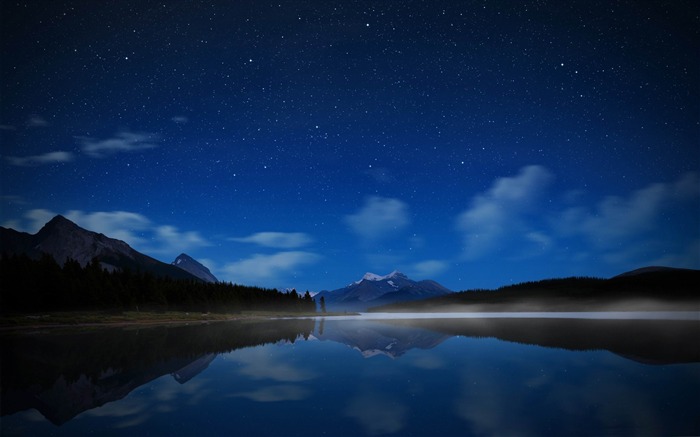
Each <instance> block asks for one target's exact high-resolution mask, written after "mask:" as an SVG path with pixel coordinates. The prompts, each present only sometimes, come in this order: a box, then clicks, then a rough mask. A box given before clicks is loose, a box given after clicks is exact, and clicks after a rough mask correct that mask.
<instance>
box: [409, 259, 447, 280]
mask: <svg viewBox="0 0 700 437" xmlns="http://www.w3.org/2000/svg"><path fill="white" fill-rule="evenodd" d="M449 266H450V264H449V262H447V261H442V260H437V259H431V260H426V261H420V262H417V263H415V264H413V265H412V266H411V267H410V269H409V271H410V272H411V274H410V275H409V276H411V277H416V278H418V279H423V278H431V277H434V276H436V275H439V274H440V273H442V272H444V271H445V270H447V269H448V268H449Z"/></svg>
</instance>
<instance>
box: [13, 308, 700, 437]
mask: <svg viewBox="0 0 700 437" xmlns="http://www.w3.org/2000/svg"><path fill="white" fill-rule="evenodd" d="M692 319H693V317H691V320H685V321H678V320H675V321H672V320H597V319H588V320H585V319H557V318H545V319H542V318H525V319H523V318H486V319H478V318H477V319H474V318H466V319H465V318H451V319H427V318H423V319H418V320H412V319H397V320H357V319H353V318H349V319H331V318H328V319H325V320H320V319H319V320H310V319H309V320H270V321H258V322H252V321H246V322H225V323H213V324H210V325H197V326H180V327H169V328H168V327H153V328H141V329H136V328H130V329H114V328H111V329H99V330H91V331H82V332H78V331H74V332H66V331H63V332H60V333H56V332H48V331H39V332H33V333H24V334H7V333H5V334H1V335H0V339H1V340H2V367H1V369H2V375H1V378H0V384H1V390H2V391H1V395H2V398H1V403H0V410H1V411H0V413H1V414H2V417H1V418H0V431H1V433H2V435H3V436H5V435H31V436H40V435H56V436H60V435H69V436H74V435H87V434H92V435H100V436H104V435H128V436H134V435H149V436H160V435H164V436H166V435H167V436H174V435H177V436H180V435H193V436H194V435H196V436H203V435H206V436H227V435H243V436H245V435H263V436H266V435H276V436H315V435H326V436H357V435H416V436H421V435H436V436H437V435H439V436H452V435H698V434H700V414H698V412H700V364H699V363H700V342H699V341H698V339H700V322H699V321H698V320H697V318H695V320H692Z"/></svg>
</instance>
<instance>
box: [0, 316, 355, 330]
mask: <svg viewBox="0 0 700 437" xmlns="http://www.w3.org/2000/svg"><path fill="white" fill-rule="evenodd" d="M334 315H348V314H347V313H326V314H321V313H308V312H299V313H291V312H276V311H243V312H240V313H201V312H192V311H166V312H150V311H140V312H137V311H123V312H101V311H65V312H43V313H31V314H3V315H0V332H8V331H20V330H31V329H62V328H99V327H113V328H119V327H130V326H149V327H152V326H158V325H179V324H195V323H197V324H199V323H213V322H229V321H244V320H262V319H272V318H308V317H321V316H329V317H332V316H334Z"/></svg>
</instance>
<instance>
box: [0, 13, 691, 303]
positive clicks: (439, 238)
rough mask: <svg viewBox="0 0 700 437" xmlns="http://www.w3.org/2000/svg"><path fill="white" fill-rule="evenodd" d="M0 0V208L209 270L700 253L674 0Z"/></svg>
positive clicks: (319, 277) (259, 271)
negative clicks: (63, 222) (182, 257)
mask: <svg viewBox="0 0 700 437" xmlns="http://www.w3.org/2000/svg"><path fill="white" fill-rule="evenodd" d="M657 3H659V2H651V1H649V2H646V1H639V2H608V1H600V2H596V1H594V2H589V1H586V2H577V1H574V2H547V1H545V2H535V3H529V2H526V3H521V2H486V1H468V2H463V1H440V0H438V1H407V2H369V1H352V2H346V1H342V2H341V1H315V0H308V1H299V2H274V3H266V2H260V1H240V2H184V1H183V2H179V1H175V2H144V1H124V2H114V3H107V4H105V3H104V2H83V1H72V2H71V1H67V2H61V1H57V2H50V3H45V2H42V3H41V4H39V3H36V4H31V3H30V4H27V5H25V4H23V3H15V2H5V3H3V5H2V14H0V24H1V29H2V30H0V32H1V38H0V40H1V41H0V47H1V50H2V52H1V53H0V54H1V56H2V65H0V72H1V73H2V76H1V77H0V79H1V82H2V83H1V86H2V88H1V91H2V98H1V99H0V111H1V112H0V140H1V150H0V153H1V155H2V161H1V162H0V166H2V176H0V181H1V182H2V186H1V189H2V193H1V194H2V203H1V204H0V205H1V209H0V225H2V226H5V227H12V228H14V229H18V230H23V231H27V232H36V231H37V230H38V229H39V228H40V227H41V225H43V224H44V223H45V222H46V221H47V220H49V219H50V218H51V217H52V216H53V215H55V214H63V215H65V216H66V217H67V218H69V219H71V220H73V221H75V222H76V223H78V224H79V225H81V226H83V227H85V228H87V229H90V230H94V231H97V232H102V233H104V234H106V235H108V236H111V237H114V238H119V239H122V240H124V241H126V242H127V243H129V244H130V245H131V246H133V247H134V248H135V249H137V250H139V251H142V252H144V253H146V254H148V255H151V256H153V257H155V258H157V259H160V260H162V261H166V262H171V261H172V260H174V259H175V257H176V256H177V255H178V254H179V253H180V252H186V253H188V254H189V255H191V256H193V257H194V258H196V259H198V260H200V261H201V262H203V263H204V264H205V265H207V266H208V267H209V268H210V269H211V271H212V272H213V273H214V274H215V275H216V276H217V277H218V278H219V279H221V280H226V281H231V282H236V283H243V284H249V285H261V286H268V287H296V288H297V289H301V290H306V289H308V290H311V291H320V290H322V289H334V288H339V287H342V286H344V285H346V284H347V283H349V282H351V281H354V280H357V279H359V278H360V277H361V276H362V275H363V274H364V273H365V272H366V271H373V272H376V273H378V274H386V273H388V272H390V271H392V270H394V269H399V270H401V271H403V272H405V273H406V274H408V275H409V277H411V278H413V279H426V278H429V279H434V280H437V281H438V282H440V283H442V284H443V285H445V286H447V287H448V288H451V289H454V290H462V289H470V288H482V287H487V288H492V287H498V286H501V285H506V284H510V283H513V282H521V281H527V280H537V279H542V278H548V277H563V276H571V275H575V276H599V277H608V276H612V275H615V274H618V273H621V272H624V271H627V270H631V269H634V268H638V267H643V266H647V265H667V266H676V267H690V268H700V220H699V218H700V176H699V175H700V141H699V140H700V135H699V134H700V93H699V87H700V85H699V84H700V75H699V69H700V67H699V65H698V62H697V54H698V53H700V35H698V33H699V30H698V29H700V26H698V21H699V17H700V6H698V4H697V2H692V1H685V2H684V1H678V2H670V4H657Z"/></svg>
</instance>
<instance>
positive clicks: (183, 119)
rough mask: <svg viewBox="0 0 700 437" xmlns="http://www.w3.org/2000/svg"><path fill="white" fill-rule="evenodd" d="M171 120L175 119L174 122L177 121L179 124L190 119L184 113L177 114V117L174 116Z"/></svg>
mask: <svg viewBox="0 0 700 437" xmlns="http://www.w3.org/2000/svg"><path fill="white" fill-rule="evenodd" d="M170 120H171V121H173V122H174V123H177V124H185V123H187V122H188V121H189V119H188V118H187V117H185V116H182V115H176V116H175V117H172V118H171V119H170Z"/></svg>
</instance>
